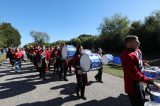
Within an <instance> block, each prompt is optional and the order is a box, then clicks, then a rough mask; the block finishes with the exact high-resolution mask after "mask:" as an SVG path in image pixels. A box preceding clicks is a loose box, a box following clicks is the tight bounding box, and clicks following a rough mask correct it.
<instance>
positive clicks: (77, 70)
mask: <svg viewBox="0 0 160 106" xmlns="http://www.w3.org/2000/svg"><path fill="white" fill-rule="evenodd" d="M124 45H125V50H124V51H123V52H122V54H121V56H120V58H121V62H122V67H123V71H124V85H125V92H126V93H127V94H128V97H129V100H130V102H131V104H132V106H144V103H145V102H146V98H145V94H146V93H145V91H144V87H143V84H142V82H144V83H147V84H150V85H154V80H153V79H151V78H147V77H145V76H144V75H143V70H144V66H145V65H146V66H149V65H148V63H147V62H146V61H143V60H142V52H141V51H140V49H139V46H140V42H139V40H138V37H136V36H132V35H130V36H127V37H126V38H124ZM63 46H65V44H61V45H60V46H59V45H57V46H55V47H45V46H30V47H28V48H25V49H19V48H16V49H15V50H13V49H11V48H9V49H8V52H7V58H9V60H10V64H11V65H12V67H13V68H14V67H15V72H20V71H21V61H22V60H23V61H25V60H26V59H25V56H27V59H28V60H30V61H31V62H32V63H33V65H34V68H35V69H36V71H37V72H39V77H40V79H42V80H46V72H47V71H48V70H50V68H51V66H53V74H58V75H59V79H60V80H64V81H68V79H67V72H69V73H72V72H73V70H72V69H74V74H75V75H76V81H77V86H76V88H75V91H76V95H77V97H78V98H82V99H84V100H86V97H85V86H86V85H87V83H88V79H87V72H85V71H83V70H82V68H81V66H80V57H81V56H82V55H83V46H82V45H79V46H77V48H76V52H75V54H74V56H73V57H72V59H69V58H66V59H64V58H62V52H61V51H62V47H63ZM97 53H98V54H99V55H100V56H102V49H101V48H99V49H98V50H97ZM102 72H103V66H102V67H101V68H100V69H98V73H97V75H96V76H95V79H96V81H98V82H100V83H103V81H102Z"/></svg>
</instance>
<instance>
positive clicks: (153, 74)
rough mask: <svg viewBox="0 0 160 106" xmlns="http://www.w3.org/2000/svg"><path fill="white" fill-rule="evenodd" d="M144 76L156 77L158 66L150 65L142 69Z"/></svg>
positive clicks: (159, 72)
mask: <svg viewBox="0 0 160 106" xmlns="http://www.w3.org/2000/svg"><path fill="white" fill-rule="evenodd" d="M143 74H144V75H145V76H146V77H150V78H158V77H159V76H160V69H159V68H158V67H150V68H147V69H145V70H144V71H143Z"/></svg>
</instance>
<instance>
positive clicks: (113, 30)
mask: <svg viewBox="0 0 160 106" xmlns="http://www.w3.org/2000/svg"><path fill="white" fill-rule="evenodd" d="M99 30H100V33H101V34H100V37H101V40H102V41H101V43H102V44H103V48H106V49H108V50H110V51H120V50H121V49H122V45H123V44H122V39H123V38H124V37H125V36H126V35H127V34H128V32H129V20H128V18H127V17H125V16H122V15H120V14H115V15H113V16H112V17H108V18H104V21H103V22H102V23H101V25H100V27H99Z"/></svg>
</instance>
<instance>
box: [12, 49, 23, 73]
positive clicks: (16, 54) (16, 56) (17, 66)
mask: <svg viewBox="0 0 160 106" xmlns="http://www.w3.org/2000/svg"><path fill="white" fill-rule="evenodd" d="M22 57H23V54H22V52H20V51H19V48H16V49H15V52H14V59H15V72H20V71H21V59H22Z"/></svg>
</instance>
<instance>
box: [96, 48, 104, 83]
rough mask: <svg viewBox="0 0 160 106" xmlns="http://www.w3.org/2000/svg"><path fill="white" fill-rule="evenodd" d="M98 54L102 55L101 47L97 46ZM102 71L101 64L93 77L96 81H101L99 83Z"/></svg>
mask: <svg viewBox="0 0 160 106" xmlns="http://www.w3.org/2000/svg"><path fill="white" fill-rule="evenodd" d="M98 54H99V55H100V56H101V57H102V49H101V48H98ZM102 72H103V66H102V67H101V68H100V69H98V73H97V75H96V76H95V79H96V80H97V81H98V82H101V83H103V81H102Z"/></svg>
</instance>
